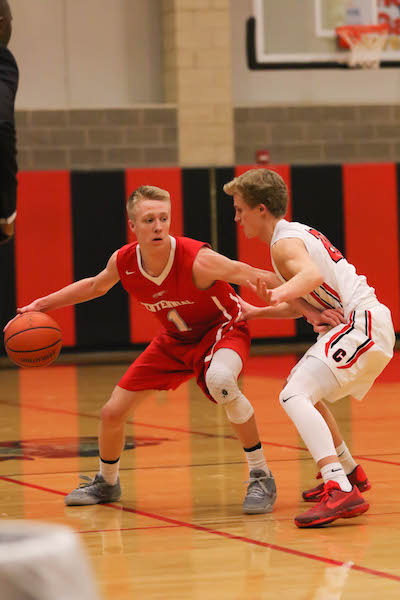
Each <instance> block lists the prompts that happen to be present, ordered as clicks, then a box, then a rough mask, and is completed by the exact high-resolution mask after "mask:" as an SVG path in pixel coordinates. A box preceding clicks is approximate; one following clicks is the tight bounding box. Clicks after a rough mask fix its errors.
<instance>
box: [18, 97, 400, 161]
mask: <svg viewBox="0 0 400 600" xmlns="http://www.w3.org/2000/svg"><path fill="white" fill-rule="evenodd" d="M193 118H196V117H195V116H193ZM234 118H235V124H234V126H235V163H236V164H252V163H253V162H254V160H255V152H256V150H258V149H267V150H269V151H270V154H271V162H273V163H290V164H318V163H320V164H321V163H322V164H324V163H325V164H329V163H338V162H348V163H352V162H354V163H356V162H388V161H392V162H398V161H400V106H397V105H393V106H390V105H385V106H373V105H369V106H313V107H312V106H308V107H295V106H270V107H240V108H236V109H235V110H234ZM16 120H17V137H18V162H19V168H20V170H21V171H29V170H56V169H75V170H79V169H81V170H90V169H97V170H104V169H118V168H132V167H141V166H148V167H157V166H175V165H178V164H179V158H178V134H177V109H176V107H175V106H174V105H164V106H161V107H160V106H157V107H140V108H129V109H104V110H69V111H65V110H40V111H17V113H16ZM198 164H199V165H202V164H203V165H205V164H207V161H206V160H204V161H203V162H202V161H201V159H200V158H199V163H198Z"/></svg>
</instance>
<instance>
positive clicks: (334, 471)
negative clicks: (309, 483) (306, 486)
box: [332, 469, 342, 473]
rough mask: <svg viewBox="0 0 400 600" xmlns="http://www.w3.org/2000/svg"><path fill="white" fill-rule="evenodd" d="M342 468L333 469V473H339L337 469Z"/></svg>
mask: <svg viewBox="0 0 400 600" xmlns="http://www.w3.org/2000/svg"><path fill="white" fill-rule="evenodd" d="M341 470H342V469H332V473H337V471H341Z"/></svg>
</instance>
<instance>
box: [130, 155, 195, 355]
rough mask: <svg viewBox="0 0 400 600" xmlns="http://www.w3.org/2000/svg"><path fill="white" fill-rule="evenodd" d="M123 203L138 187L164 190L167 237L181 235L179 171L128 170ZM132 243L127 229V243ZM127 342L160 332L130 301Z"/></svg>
mask: <svg viewBox="0 0 400 600" xmlns="http://www.w3.org/2000/svg"><path fill="white" fill-rule="evenodd" d="M125 181H126V199H128V196H130V194H131V193H132V192H133V191H134V190H135V189H136V188H137V187H139V186H140V185H143V184H149V185H155V186H157V187H160V188H163V189H165V190H168V191H169V193H170V194H171V209H172V222H171V234H172V235H182V234H183V205H182V175H181V169H180V168H177V167H176V168H165V169H128V170H127V171H126V175H125ZM134 239H135V237H134V235H133V234H132V232H131V230H130V229H129V228H128V240H129V242H133V241H134ZM130 329H131V342H132V343H133V344H139V343H143V342H148V341H151V340H152V339H153V337H154V336H155V335H157V333H159V331H160V325H159V321H158V320H157V319H156V318H155V317H154V315H152V314H151V313H149V311H147V310H146V309H145V308H144V307H143V306H142V305H141V304H140V303H139V302H138V301H137V300H136V299H135V298H132V297H131V298H130Z"/></svg>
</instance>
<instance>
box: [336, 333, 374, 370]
mask: <svg viewBox="0 0 400 600" xmlns="http://www.w3.org/2000/svg"><path fill="white" fill-rule="evenodd" d="M374 344H375V342H373V341H372V340H371V341H370V342H369V344H367V346H364V348H361V350H359V351H358V352H357V354H356V355H355V357H354V358H353V360H352V361H351V362H349V364H348V365H343V366H342V367H337V368H338V369H349V368H350V367H352V366H353V365H354V363H355V362H357V360H358V359H359V358H360V356H361V355H362V354H364V352H366V351H367V350H369V349H370V348H372V346H373V345H374Z"/></svg>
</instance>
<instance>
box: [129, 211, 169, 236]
mask: <svg viewBox="0 0 400 600" xmlns="http://www.w3.org/2000/svg"><path fill="white" fill-rule="evenodd" d="M129 225H130V227H131V229H132V231H133V232H134V233H135V235H136V238H137V241H138V242H139V244H140V245H141V246H148V247H157V246H163V245H164V244H165V243H166V241H168V240H169V237H168V235H169V228H170V225H171V205H170V203H169V202H167V201H165V202H164V201H163V200H141V201H140V202H139V203H138V204H137V205H136V208H135V217H134V221H129Z"/></svg>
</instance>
